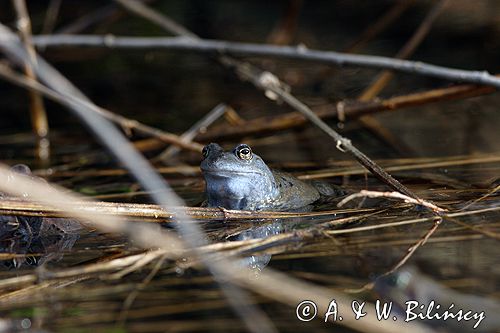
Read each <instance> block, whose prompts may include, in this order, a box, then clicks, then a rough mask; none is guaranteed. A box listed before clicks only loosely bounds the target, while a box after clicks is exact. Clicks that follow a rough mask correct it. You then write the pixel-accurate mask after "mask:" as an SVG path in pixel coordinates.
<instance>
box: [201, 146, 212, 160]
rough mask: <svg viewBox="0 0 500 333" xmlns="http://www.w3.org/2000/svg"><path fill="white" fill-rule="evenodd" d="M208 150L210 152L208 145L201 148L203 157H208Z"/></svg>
mask: <svg viewBox="0 0 500 333" xmlns="http://www.w3.org/2000/svg"><path fill="white" fill-rule="evenodd" d="M209 152H210V148H208V146H205V147H203V150H202V151H201V154H202V155H203V159H205V158H207V157H208V153H209Z"/></svg>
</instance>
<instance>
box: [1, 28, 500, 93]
mask: <svg viewBox="0 0 500 333" xmlns="http://www.w3.org/2000/svg"><path fill="white" fill-rule="evenodd" d="M0 42H2V41H0ZM33 43H34V45H35V46H37V47H39V48H48V47H52V48H53V47H107V48H111V49H118V48H127V49H141V50H142V49H170V50H183V51H195V52H212V53H220V54H231V55H239V56H265V57H278V58H287V59H294V60H303V61H313V62H318V63H324V64H330V65H337V66H357V67H368V68H382V69H390V70H394V71H399V72H405V73H410V74H418V75H425V76H432V77H437V78H440V79H445V80H450V81H457V82H468V83H475V84H483V85H491V86H494V87H496V88H500V79H499V78H496V77H495V76H493V75H490V74H489V73H488V72H486V71H467V70H462V69H454V68H448V67H443V66H436V65H432V64H427V63H423V62H420V61H409V60H401V59H394V58H388V57H381V56H370V55H356V54H345V53H340V52H334V51H320V50H310V49H307V48H306V47H305V46H295V47H294V46H275V45H267V44H252V43H238V42H228V41H222V40H195V39H193V38H189V37H115V36H113V35H106V36H89V35H83V36H81V35H79V36H76V35H56V36H45V35H41V36H34V38H33Z"/></svg>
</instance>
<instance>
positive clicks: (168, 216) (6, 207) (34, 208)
mask: <svg viewBox="0 0 500 333" xmlns="http://www.w3.org/2000/svg"><path fill="white" fill-rule="evenodd" d="M75 205H76V206H78V209H79V210H82V211H86V212H90V213H93V214H94V213H95V214H104V215H113V216H114V215H119V216H126V217H131V218H140V219H149V220H151V219H153V220H155V222H172V221H173V219H174V218H175V217H176V215H177V214H178V212H179V211H181V209H182V210H184V211H185V212H186V214H187V215H188V216H190V217H191V218H192V219H196V220H201V219H203V220H210V221H215V220H225V219H241V220H247V219H248V220H256V219H266V218H268V219H276V218H287V217H288V218H290V217H310V216H328V215H335V214H339V213H342V214H343V213H348V212H351V213H366V212H367V211H370V209H366V210H364V209H356V210H352V209H343V210H334V211H323V212H305V213H295V212H294V213H290V212H254V211H243V210H229V209H223V208H209V207H178V209H173V210H168V211H167V210H165V209H163V208H161V207H160V206H158V205H152V204H133V203H118V202H102V201H101V202H81V203H76V204H75ZM0 215H20V216H41V217H65V216H67V215H68V214H67V213H65V210H64V209H58V208H54V207H52V206H48V205H45V204H41V203H35V202H32V201H26V200H19V199H11V198H8V199H5V198H3V199H2V200H0Z"/></svg>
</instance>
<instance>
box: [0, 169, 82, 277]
mask: <svg viewBox="0 0 500 333" xmlns="http://www.w3.org/2000/svg"><path fill="white" fill-rule="evenodd" d="M10 170H11V171H12V174H11V175H10V176H9V177H8V178H7V181H8V182H9V181H13V180H15V178H17V177H23V176H24V177H29V178H32V179H38V180H39V181H43V179H41V178H38V177H35V176H33V175H32V173H31V170H30V168H29V167H27V166H26V165H24V164H18V165H15V166H13V167H11V169H10ZM23 197H24V198H28V197H29V195H28V194H27V193H26V194H24V195H23ZM2 199H9V196H8V195H7V194H4V193H1V192H0V200H2ZM81 229H82V227H81V225H80V224H79V223H78V222H77V221H74V220H70V219H64V218H45V217H40V216H15V215H11V216H4V215H0V251H2V252H7V253H15V254H17V255H19V257H17V258H13V259H12V260H5V261H0V267H2V266H3V267H6V268H19V267H21V266H22V265H23V264H28V265H31V266H37V265H40V264H43V263H45V262H48V261H54V260H58V259H60V258H61V257H62V254H61V253H62V251H64V250H69V249H71V248H72V246H73V244H74V243H75V242H76V241H77V239H78V238H79V231H80V230H81ZM32 253H33V254H34V253H38V254H40V253H41V254H42V256H41V257H37V256H31V255H30V254H32Z"/></svg>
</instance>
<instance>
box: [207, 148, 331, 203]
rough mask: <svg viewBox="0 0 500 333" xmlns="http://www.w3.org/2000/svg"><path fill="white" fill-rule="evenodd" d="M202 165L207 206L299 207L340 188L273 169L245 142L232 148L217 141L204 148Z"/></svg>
mask: <svg viewBox="0 0 500 333" xmlns="http://www.w3.org/2000/svg"><path fill="white" fill-rule="evenodd" d="M202 155H203V160H202V162H201V164H200V169H201V172H202V174H203V177H204V179H205V183H206V187H205V189H206V191H205V192H206V198H207V199H206V202H205V205H206V206H207V207H222V208H226V209H233V210H250V211H260V210H270V211H299V210H302V209H304V210H307V208H308V207H311V205H312V204H313V203H314V202H316V201H318V200H319V199H320V198H321V197H322V196H331V195H333V194H335V193H336V192H337V190H336V189H335V188H333V187H330V186H328V185H329V184H327V183H324V182H306V181H302V180H300V179H298V178H296V177H294V176H293V175H291V174H289V173H286V172H282V171H279V170H273V169H271V168H269V167H268V166H267V164H266V163H265V162H264V161H263V159H262V158H261V157H260V156H259V155H257V154H255V153H254V152H253V151H252V148H251V147H250V146H249V145H247V144H244V143H240V144H237V145H236V146H235V147H234V148H233V149H232V150H231V151H224V149H223V148H222V147H221V146H220V145H218V144H217V143H210V144H208V145H206V146H205V147H204V148H203V150H202Z"/></svg>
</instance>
